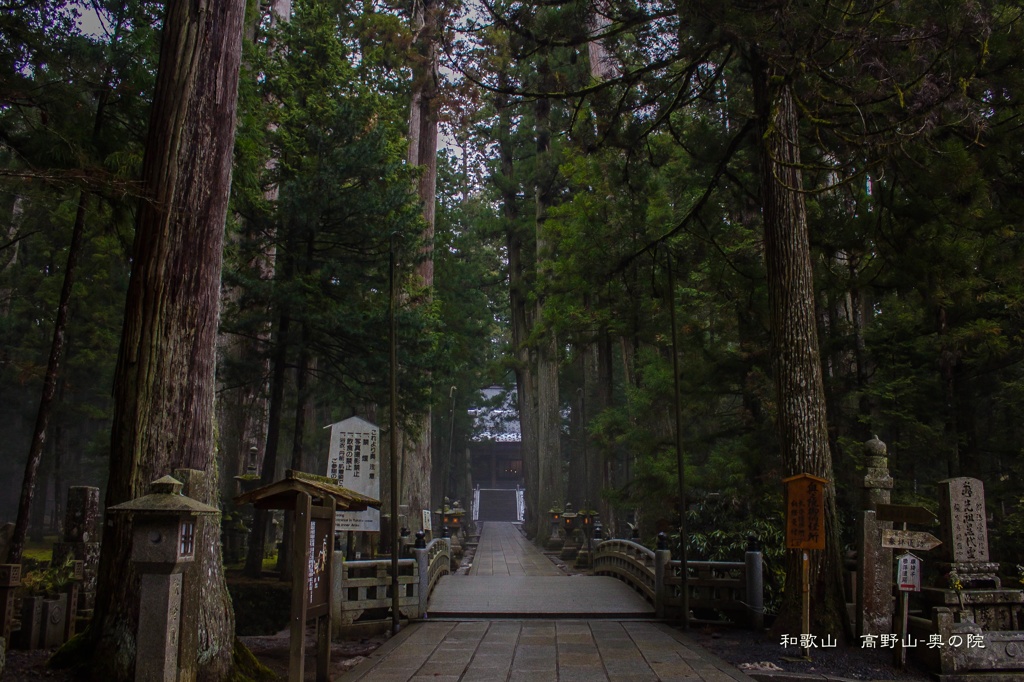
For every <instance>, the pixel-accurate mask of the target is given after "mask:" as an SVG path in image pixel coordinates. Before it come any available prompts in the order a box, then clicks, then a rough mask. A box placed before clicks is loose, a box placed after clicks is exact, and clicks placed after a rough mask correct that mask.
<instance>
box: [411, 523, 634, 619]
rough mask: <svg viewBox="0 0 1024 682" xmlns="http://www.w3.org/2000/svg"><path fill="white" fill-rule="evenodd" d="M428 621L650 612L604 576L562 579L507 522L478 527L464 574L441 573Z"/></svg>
mask: <svg viewBox="0 0 1024 682" xmlns="http://www.w3.org/2000/svg"><path fill="white" fill-rule="evenodd" d="M427 613H428V614H430V617H431V618H488V617H492V616H501V617H505V618H536V617H549V618H612V617H615V618H651V617H653V616H654V608H653V607H652V606H651V605H650V604H648V603H647V601H646V600H644V599H643V597H641V596H640V595H638V594H637V593H636V592H634V591H633V590H632V589H630V587H629V586H628V585H626V583H624V582H622V581H621V580H616V579H615V578H609V577H607V576H585V575H576V576H567V575H565V574H564V573H562V571H560V570H558V568H557V567H556V566H555V565H554V564H553V563H552V562H551V559H549V558H548V557H546V556H544V554H543V553H541V551H540V550H539V549H537V547H536V546H535V545H534V544H533V543H531V542H530V541H529V540H527V539H526V537H525V536H524V535H523V534H522V532H521V531H520V530H519V528H518V526H516V525H515V524H512V523H504V522H493V521H488V522H486V523H484V527H483V533H481V535H480V544H479V546H478V547H477V550H476V557H475V558H474V560H473V567H472V568H471V569H470V571H469V575H446V576H444V577H443V578H441V580H440V581H439V582H438V583H437V587H435V588H434V593H433V594H431V595H430V602H429V603H428V604H427Z"/></svg>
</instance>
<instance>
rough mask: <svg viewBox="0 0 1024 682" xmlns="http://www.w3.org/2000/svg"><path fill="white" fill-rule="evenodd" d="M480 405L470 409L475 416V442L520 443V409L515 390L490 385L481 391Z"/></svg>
mask: <svg viewBox="0 0 1024 682" xmlns="http://www.w3.org/2000/svg"><path fill="white" fill-rule="evenodd" d="M480 397H481V401H480V405H479V406H478V407H475V408H473V409H471V410H470V411H469V413H470V415H472V416H473V418H474V419H473V433H474V435H473V442H474V443H481V442H493V443H518V442H520V441H521V440H522V433H521V431H520V428H519V409H518V407H516V393H515V391H514V390H508V389H504V388H501V387H500V386H489V387H488V388H485V389H483V390H482V391H480Z"/></svg>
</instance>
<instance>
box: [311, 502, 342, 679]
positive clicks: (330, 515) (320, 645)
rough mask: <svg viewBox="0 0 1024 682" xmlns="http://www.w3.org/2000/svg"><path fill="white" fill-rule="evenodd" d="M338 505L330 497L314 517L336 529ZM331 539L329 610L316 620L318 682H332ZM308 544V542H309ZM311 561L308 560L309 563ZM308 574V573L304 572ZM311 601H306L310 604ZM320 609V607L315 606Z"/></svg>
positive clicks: (330, 551) (329, 554) (326, 570)
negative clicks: (330, 672) (330, 674)
mask: <svg viewBox="0 0 1024 682" xmlns="http://www.w3.org/2000/svg"><path fill="white" fill-rule="evenodd" d="M336 508H337V505H336V503H335V501H334V498H332V497H328V498H327V499H325V500H324V503H323V506H321V507H313V509H312V516H313V517H315V518H317V519H322V520H323V521H324V522H325V523H327V524H329V525H330V526H331V527H332V528H333V527H334V512H335V509H336ZM328 537H329V538H330V540H329V544H330V547H328V550H327V554H326V555H325V557H324V558H325V560H326V564H325V566H324V568H323V572H322V575H324V576H326V578H327V583H326V586H327V608H326V609H325V610H324V611H323V612H322V613H321V614H320V615H319V616H318V617H317V619H316V682H330V677H329V671H330V667H331V608H330V605H331V604H332V603H333V596H334V594H333V593H334V581H333V580H331V579H330V577H331V576H332V575H333V573H332V570H333V569H332V568H331V564H332V563H333V562H334V533H333V532H332V533H329V534H328ZM307 544H308V542H307ZM308 561H309V559H307V562H308ZM303 573H306V571H303ZM309 601H310V600H308V599H307V600H306V603H307V604H308V603H309ZM315 606H316V607H317V608H320V605H319V604H317V605H315Z"/></svg>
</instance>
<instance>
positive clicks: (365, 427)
mask: <svg viewBox="0 0 1024 682" xmlns="http://www.w3.org/2000/svg"><path fill="white" fill-rule="evenodd" d="M330 428H331V449H330V453H329V456H328V458H327V475H328V476H329V477H331V478H334V479H337V480H338V483H339V484H340V485H342V486H344V487H345V488H348V489H349V490H353V491H355V492H357V493H360V494H362V495H367V496H369V497H372V498H374V499H379V498H380V429H379V428H378V427H377V426H374V425H373V424H371V423H370V422H368V421H365V420H363V419H360V418H359V417H350V418H348V419H345V420H343V421H340V422H338V423H336V424H331V427H330ZM335 529H336V530H339V531H349V530H351V531H379V530H380V511H379V510H377V509H367V510H366V511H339V512H338V513H337V516H336V522H335Z"/></svg>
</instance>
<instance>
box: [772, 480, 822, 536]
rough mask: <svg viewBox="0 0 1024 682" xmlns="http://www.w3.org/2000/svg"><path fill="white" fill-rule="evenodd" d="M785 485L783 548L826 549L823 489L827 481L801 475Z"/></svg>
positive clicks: (785, 481)
mask: <svg viewBox="0 0 1024 682" xmlns="http://www.w3.org/2000/svg"><path fill="white" fill-rule="evenodd" d="M783 483H785V484H786V547H787V548H788V549H825V486H826V485H827V484H828V481H827V480H825V479H823V478H818V477H817V476H811V475H810V474H800V475H799V476H793V477H791V478H787V479H785V480H784V481H783Z"/></svg>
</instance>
